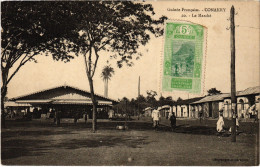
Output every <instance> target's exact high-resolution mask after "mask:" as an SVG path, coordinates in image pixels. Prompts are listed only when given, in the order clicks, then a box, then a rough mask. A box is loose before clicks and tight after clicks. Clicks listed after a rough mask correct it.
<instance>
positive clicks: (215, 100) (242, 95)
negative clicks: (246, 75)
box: [191, 86, 260, 118]
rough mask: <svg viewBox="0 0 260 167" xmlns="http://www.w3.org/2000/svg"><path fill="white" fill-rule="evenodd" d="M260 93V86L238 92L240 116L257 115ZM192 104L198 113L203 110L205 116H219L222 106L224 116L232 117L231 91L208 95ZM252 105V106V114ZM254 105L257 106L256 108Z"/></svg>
mask: <svg viewBox="0 0 260 167" xmlns="http://www.w3.org/2000/svg"><path fill="white" fill-rule="evenodd" d="M259 94H260V86H256V87H251V88H247V89H245V90H243V91H238V92H237V93H236V97H237V114H238V117H242V118H249V117H255V116H256V115H257V113H255V112H254V111H256V110H258V111H259ZM191 106H192V107H194V108H195V111H196V113H197V112H202V113H203V114H202V115H203V117H205V118H217V117H218V116H219V110H221V109H222V108H223V116H224V117H226V118H231V117H232V111H231V96H230V94H229V93H224V94H218V95H212V96H206V97H204V98H202V99H201V100H199V101H195V102H193V103H191ZM250 107H252V113H251V114H250ZM253 107H255V109H254V110H253ZM258 117H259V114H258Z"/></svg>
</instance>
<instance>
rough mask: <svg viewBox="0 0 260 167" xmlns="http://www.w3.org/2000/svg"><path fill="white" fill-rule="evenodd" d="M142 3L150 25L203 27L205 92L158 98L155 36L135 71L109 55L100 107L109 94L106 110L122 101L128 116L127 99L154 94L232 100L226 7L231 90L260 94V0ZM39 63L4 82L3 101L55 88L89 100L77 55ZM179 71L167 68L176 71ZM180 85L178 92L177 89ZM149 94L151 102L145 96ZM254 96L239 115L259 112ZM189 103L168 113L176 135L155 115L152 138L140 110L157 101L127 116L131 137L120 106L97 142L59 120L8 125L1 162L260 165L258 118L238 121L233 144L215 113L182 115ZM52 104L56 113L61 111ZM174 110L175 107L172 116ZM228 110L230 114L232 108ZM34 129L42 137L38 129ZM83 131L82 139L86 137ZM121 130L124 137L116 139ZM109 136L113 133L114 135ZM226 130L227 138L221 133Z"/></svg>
mask: <svg viewBox="0 0 260 167" xmlns="http://www.w3.org/2000/svg"><path fill="white" fill-rule="evenodd" d="M140 3H144V4H152V6H153V8H154V12H155V15H154V17H155V18H160V17H161V16H166V17H167V18H168V20H167V21H165V23H166V22H172V23H174V22H188V23H191V24H194V25H200V26H201V27H204V28H205V29H204V30H205V34H204V35H205V38H204V40H203V49H202V51H201V52H203V54H201V56H202V57H203V60H202V61H203V62H202V63H201V70H202V71H201V73H200V75H201V80H200V84H201V85H199V86H201V87H200V88H199V89H198V90H195V92H192V91H182V90H176V89H172V88H170V89H167V90H166V89H165V90H164V89H163V85H162V84H163V74H162V73H163V68H164V64H165V63H164V49H165V45H164V44H165V36H164V35H162V36H160V37H155V36H152V35H151V39H150V41H149V42H148V43H147V44H146V45H145V46H141V47H140V48H139V51H140V52H141V54H142V56H140V59H138V60H134V61H133V63H134V64H133V66H131V67H128V66H126V65H124V66H123V67H122V68H118V67H117V61H116V60H115V59H114V58H113V55H112V54H110V53H109V54H108V53H106V52H102V53H101V56H100V59H99V62H98V65H97V69H96V73H95V75H94V77H93V85H94V89H95V93H96V94H97V95H99V97H102V98H103V95H104V96H106V95H108V97H109V99H110V100H111V99H112V100H111V101H109V102H111V104H110V103H109V105H110V106H112V104H113V103H114V102H120V101H121V102H122V106H123V105H125V106H128V107H129V106H130V101H131V99H136V98H137V97H138V96H140V95H143V96H144V97H145V98H146V97H147V99H148V97H151V96H152V95H151V94H152V93H153V92H156V95H157V96H153V97H155V99H156V100H157V101H159V98H160V97H162V96H163V97H169V96H171V97H172V100H174V102H176V101H177V100H178V99H184V100H189V99H193V98H198V99H197V101H199V100H201V99H202V98H203V97H204V96H206V95H208V92H207V90H210V89H211V88H216V89H217V90H220V91H221V92H222V93H230V85H231V84H230V63H231V60H230V57H231V48H230V38H231V37H230V9H231V7H232V5H233V6H234V8H235V41H236V43H235V47H236V90H237V91H244V90H247V89H248V88H252V87H258V86H259V85H260V70H259V68H260V55H259V53H260V48H259V47H260V40H259V39H260V33H259V31H260V19H259V15H260V9H259V2H258V1H220V2H218V1H146V2H140ZM36 59H37V63H34V62H29V63H27V64H26V65H25V66H23V67H22V68H21V69H20V70H19V72H18V73H17V74H16V75H15V77H14V78H13V79H12V81H11V82H10V83H9V85H8V93H7V97H8V99H12V98H13V99H15V98H17V97H26V96H24V95H31V94H35V93H39V92H41V91H43V90H49V89H52V88H54V89H55V88H61V89H63V88H67V87H69V88H70V89H73V91H74V90H77V89H78V90H80V91H81V90H84V91H86V92H88V91H90V88H89V82H88V78H87V76H86V72H85V63H84V58H83V57H82V56H79V57H75V59H74V60H71V61H70V62H69V63H64V62H60V61H59V62H57V61H53V59H52V58H51V56H50V55H49V56H41V55H39V56H38V57H36ZM106 65H110V66H111V67H113V69H114V74H113V75H112V77H111V79H110V80H108V83H109V84H108V87H109V88H108V93H104V92H105V89H106V86H105V87H104V79H103V78H102V77H101V73H102V69H103V67H104V66H106ZM175 65H176V64H174V63H173V65H172V66H173V68H174V67H175ZM178 68H179V67H178ZM176 69H177V66H176ZM176 69H175V70H176ZM172 70H174V69H172ZM171 72H173V71H171ZM173 73H174V72H173ZM188 73H189V72H188ZM187 75H188V74H187ZM178 83H179V84H180V86H183V83H181V82H178ZM188 86H189V85H188ZM177 87H178V86H177ZM184 87H185V86H184ZM74 88H75V89H74ZM149 92H150V93H151V94H150V95H151V96H149V95H148V93H149ZM72 94H73V93H72ZM252 94H253V97H251V94H245V97H247V96H249V95H250V97H249V98H248V99H249V100H248V101H245V100H244V101H245V107H248V111H249V110H250V109H251V108H253V107H252V106H254V105H253V104H252V103H251V101H254V102H253V103H254V104H255V106H258V111H259V90H258V89H256V93H252ZM74 95H75V94H74ZM73 97H77V98H79V99H80V98H82V99H84V100H86V99H85V97H82V96H77V94H76V95H75V96H73ZM124 97H126V98H127V99H129V103H127V104H126V103H124V102H125V101H123V100H124V99H123V98H124ZM63 98H67V96H59V98H56V99H55V100H57V99H58V100H60V101H59V104H62V103H63V102H62V101H61V100H63ZM69 98H72V96H70V97H69ZM218 98H219V99H220V100H217V101H218V102H219V103H218V104H216V106H217V110H221V107H222V106H224V102H225V103H226V101H228V100H229V99H228V95H227V96H226V94H223V96H222V95H220V96H219V97H218ZM257 98H258V99H257ZM17 99H18V100H20V103H19V106H20V105H21V104H24V103H23V102H24V101H22V100H24V99H19V98H17ZM17 99H15V100H17ZM82 99H81V100H82ZM89 99H90V97H89V98H88V100H89ZM252 99H256V100H252ZM26 100H27V99H26ZM30 100H31V99H30ZM58 100H57V101H58ZM156 100H155V101H156ZM193 100H194V99H193ZM257 100H258V101H257ZM104 101H105V100H103V101H102V100H100V101H99V102H100V104H102V105H108V104H105V103H106V101H105V102H104ZM147 101H148V100H147ZM27 102H28V101H27ZM45 102H46V103H49V104H52V102H51V101H40V102H39V101H30V103H34V104H36V103H37V104H38V103H45ZM102 102H103V103H102ZM82 103H83V102H82ZM89 103H91V102H89ZM189 103H194V104H195V103H196V101H190V102H189V101H186V102H185V104H184V103H183V104H180V103H178V105H179V106H177V103H174V104H172V106H171V109H170V111H172V112H173V113H175V116H176V117H177V121H176V119H175V126H176V124H177V130H176V131H174V130H172V129H171V128H172V126H171V124H170V120H169V117H170V114H169V112H168V114H169V115H167V116H166V114H165V115H162V116H161V118H160V119H161V120H160V121H161V122H160V124H159V130H158V129H156V130H154V129H153V127H152V122H151V116H152V115H151V113H148V114H147V115H148V116H146V115H145V113H146V110H145V109H147V108H149V107H151V108H150V111H152V109H158V110H159V109H163V104H160V102H154V104H152V105H151V106H145V107H144V106H140V105H141V103H140V104H139V103H138V104H139V105H138V107H139V108H138V110H139V109H140V108H141V109H142V111H143V113H142V114H140V113H138V114H139V115H138V114H136V113H137V112H136V110H134V111H133V116H132V119H133V120H134V121H133V122H132V123H131V121H129V122H128V125H129V129H127V128H124V119H125V117H124V114H125V113H124V112H125V111H127V109H124V108H123V107H122V113H120V114H119V115H120V116H122V118H123V119H122V120H121V122H120V123H118V122H116V121H115V122H113V121H111V122H112V123H111V122H109V120H105V121H102V120H101V121H100V122H101V123H100V122H99V120H98V128H100V129H99V130H98V131H97V133H95V134H93V133H91V132H90V129H91V121H89V120H88V121H89V122H88V123H89V124H87V128H86V127H85V125H84V124H83V122H84V121H83V117H82V119H79V123H78V125H74V124H73V120H65V119H63V120H61V126H60V127H56V125H53V124H51V123H50V122H51V121H52V120H51V121H50V122H47V123H46V126H45V125H43V124H44V123H45V121H46V120H47V119H44V121H38V122H36V123H35V122H33V123H31V124H30V123H29V125H28V124H26V123H25V124H23V123H18V124H16V123H15V124H13V125H12V124H11V123H10V125H9V123H8V122H7V127H8V125H9V127H10V128H8V129H7V130H2V132H1V133H2V141H3V142H2V143H3V144H2V148H1V155H2V159H1V160H2V161H1V162H2V164H4V165H71V166H72V165H82V166H90V165H109V166H114V165H116V166H118V165H125V166H130V165H134V166H146V165H156V166H160V165H162V166H166V165H170V166H179V165H183V166H192V165H198V166H200V165H217V166H218V165H219V166H221V165H224V166H226V165H242V166H243V165H249V166H251V165H252V166H253V165H259V148H258V147H259V137H258V136H259V132H258V125H259V123H258V122H257V123H255V122H254V119H255V118H257V117H258V116H257V114H253V115H256V116H255V117H254V118H251V119H242V120H243V121H241V124H240V128H241V131H243V133H241V135H238V136H237V143H231V142H230V138H229V137H226V136H225V135H223V136H221V135H220V136H218V135H216V123H217V118H218V116H219V113H218V112H216V114H215V115H216V117H214V113H213V114H212V113H211V114H209V113H208V115H207V116H205V118H204V117H203V116H201V115H200V114H199V111H197V110H200V109H201V108H200V107H198V109H197V106H196V111H195V108H194V112H193V108H189V107H186V108H188V109H184V108H183V106H182V105H188V106H189ZM198 103H199V102H198ZM53 104H55V105H57V104H58V102H56V103H53ZM84 104H85V103H84ZM175 104H176V107H174V105H175ZM241 104H242V102H241ZM241 106H242V105H241ZM16 107H17V106H16ZM119 107H120V106H119ZM160 107H161V108H160ZM224 107H226V108H227V110H228V105H226V106H224ZM224 107H223V108H224ZM243 107H244V102H243ZM250 107H251V108H250ZM126 108H127V107H126ZM136 108H137V105H136ZM213 108H214V107H213ZM113 109H114V111H115V112H116V111H117V110H120V109H118V107H117V108H116V107H114V108H113ZM175 109H176V112H175ZM211 109H212V108H211ZM23 110H25V109H23ZM129 110H130V109H129V108H128V111H129ZM177 110H178V111H177ZM179 110H180V111H179ZM191 112H193V114H194V113H196V114H194V115H196V116H194V117H193V116H192V115H193V114H190V113H191ZM149 114H150V115H149ZM137 115H138V116H137ZM226 115H227V117H226V118H225V119H226V120H229V115H228V114H225V113H224V117H225V116H226ZM241 115H242V111H241V113H240V116H241ZM251 115H252V114H251ZM125 116H126V114H125ZM139 117H140V118H139ZM166 117H167V118H166ZM202 117H203V118H202ZM84 118H85V117H84ZM120 118H121V117H120ZM139 119H140V120H139ZM47 121H49V120H47ZM80 121H81V122H80ZM135 121H136V122H137V123H136V122H135ZM142 121H143V122H142ZM190 121H191V122H190ZM229 121H230V120H229ZM247 121H248V122H247ZM104 122H105V123H104ZM107 122H108V123H107ZM34 123H35V124H36V125H34ZM81 123H82V124H81ZM109 123H111V124H109ZM139 123H140V124H139ZM21 124H22V125H21ZM228 124H229V123H228ZM99 125H100V126H99ZM16 126H17V127H16ZM77 126H78V127H77ZM38 127H39V129H35V128H38ZM122 127H123V128H122ZM15 128H17V129H18V130H17V129H15ZM84 128H86V129H87V131H84V130H85V129H84ZM116 128H117V129H116ZM121 128H122V129H125V131H120V130H121ZM200 128H201V129H202V130H201V129H200ZM198 129H199V130H198ZM16 130H17V131H16ZM115 130H117V131H116V132H115ZM118 130H119V131H118ZM204 130H205V131H204ZM207 130H208V131H210V132H208V131H207ZM228 131H229V129H227V132H228ZM34 139H35V140H34Z"/></svg>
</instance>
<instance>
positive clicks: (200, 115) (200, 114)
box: [199, 110, 202, 123]
mask: <svg viewBox="0 0 260 167" xmlns="http://www.w3.org/2000/svg"><path fill="white" fill-rule="evenodd" d="M199 118H200V123H201V121H202V111H201V110H200V112H199Z"/></svg>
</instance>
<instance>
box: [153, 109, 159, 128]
mask: <svg viewBox="0 0 260 167" xmlns="http://www.w3.org/2000/svg"><path fill="white" fill-rule="evenodd" d="M152 119H153V127H154V128H155V129H156V130H158V126H159V120H160V112H159V110H158V109H154V110H153V112H152Z"/></svg>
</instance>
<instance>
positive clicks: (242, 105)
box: [237, 97, 250, 118]
mask: <svg viewBox="0 0 260 167" xmlns="http://www.w3.org/2000/svg"><path fill="white" fill-rule="evenodd" d="M249 107H250V104H249V100H248V98H247V97H238V98H237V115H238V117H243V118H246V117H247V116H246V112H247V110H248V109H249Z"/></svg>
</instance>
